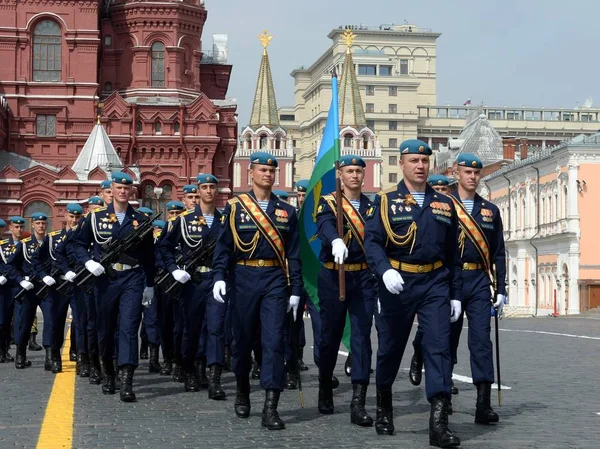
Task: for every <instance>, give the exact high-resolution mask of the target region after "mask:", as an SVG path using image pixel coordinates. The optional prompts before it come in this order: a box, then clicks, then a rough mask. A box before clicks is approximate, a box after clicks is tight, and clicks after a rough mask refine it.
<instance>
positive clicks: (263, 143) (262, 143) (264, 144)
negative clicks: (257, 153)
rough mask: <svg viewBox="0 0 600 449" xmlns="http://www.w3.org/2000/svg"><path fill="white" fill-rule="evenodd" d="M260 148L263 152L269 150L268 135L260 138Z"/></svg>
mask: <svg viewBox="0 0 600 449" xmlns="http://www.w3.org/2000/svg"><path fill="white" fill-rule="evenodd" d="M259 148H260V149H261V150H267V149H268V147H267V135H266V134H261V136H260V141H259Z"/></svg>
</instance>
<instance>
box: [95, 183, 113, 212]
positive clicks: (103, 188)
mask: <svg viewBox="0 0 600 449" xmlns="http://www.w3.org/2000/svg"><path fill="white" fill-rule="evenodd" d="M111 184H112V182H111V180H110V179H105V180H104V181H102V182H101V183H100V191H99V193H98V196H99V197H100V198H102V201H103V202H104V205H105V206H108V205H109V204H110V203H112V201H113V192H112V188H111Z"/></svg>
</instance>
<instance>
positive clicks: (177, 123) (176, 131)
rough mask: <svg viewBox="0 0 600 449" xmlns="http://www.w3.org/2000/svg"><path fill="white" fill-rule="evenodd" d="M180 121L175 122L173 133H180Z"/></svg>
mask: <svg viewBox="0 0 600 449" xmlns="http://www.w3.org/2000/svg"><path fill="white" fill-rule="evenodd" d="M179 129H180V128H179V122H175V123H173V134H179Z"/></svg>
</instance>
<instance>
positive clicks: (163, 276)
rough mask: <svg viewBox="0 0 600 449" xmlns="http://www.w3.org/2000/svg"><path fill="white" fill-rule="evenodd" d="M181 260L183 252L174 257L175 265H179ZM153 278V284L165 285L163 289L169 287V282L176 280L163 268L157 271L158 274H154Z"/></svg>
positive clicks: (156, 285) (157, 285)
mask: <svg viewBox="0 0 600 449" xmlns="http://www.w3.org/2000/svg"><path fill="white" fill-rule="evenodd" d="M182 262H183V253H179V254H177V257H176V258H175V265H177V266H178V267H179V266H181V263H182ZM155 279H156V280H155V281H154V286H155V287H162V286H163V285H165V290H166V289H168V288H169V287H171V282H177V281H175V279H174V278H173V276H172V275H171V273H169V272H168V271H167V270H164V269H161V270H160V273H158V275H157V276H156V278H155Z"/></svg>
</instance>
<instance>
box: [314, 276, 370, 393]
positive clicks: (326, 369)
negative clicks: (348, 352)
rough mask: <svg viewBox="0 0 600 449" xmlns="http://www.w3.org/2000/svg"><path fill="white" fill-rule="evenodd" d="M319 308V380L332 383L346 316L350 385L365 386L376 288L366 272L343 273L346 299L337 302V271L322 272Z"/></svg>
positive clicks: (368, 372) (367, 379) (368, 367)
mask: <svg viewBox="0 0 600 449" xmlns="http://www.w3.org/2000/svg"><path fill="white" fill-rule="evenodd" d="M317 285H318V287H319V305H320V308H321V310H320V314H321V323H322V326H323V327H322V339H321V348H320V362H319V377H320V378H321V379H331V376H333V370H334V369H335V364H336V362H337V356H338V351H339V349H340V343H341V342H342V336H343V335H344V326H345V325H346V316H347V315H348V312H349V315H350V325H351V333H350V347H351V349H352V377H351V379H352V383H353V384H368V383H369V377H370V371H371V357H372V355H373V350H372V348H371V326H372V324H373V302H374V301H376V299H377V284H376V282H375V279H374V277H373V274H372V273H371V272H370V271H369V270H362V271H352V272H347V273H346V299H345V301H340V299H339V280H338V272H337V270H328V269H325V268H324V269H322V270H321V271H320V272H319V278H318V284H317Z"/></svg>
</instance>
